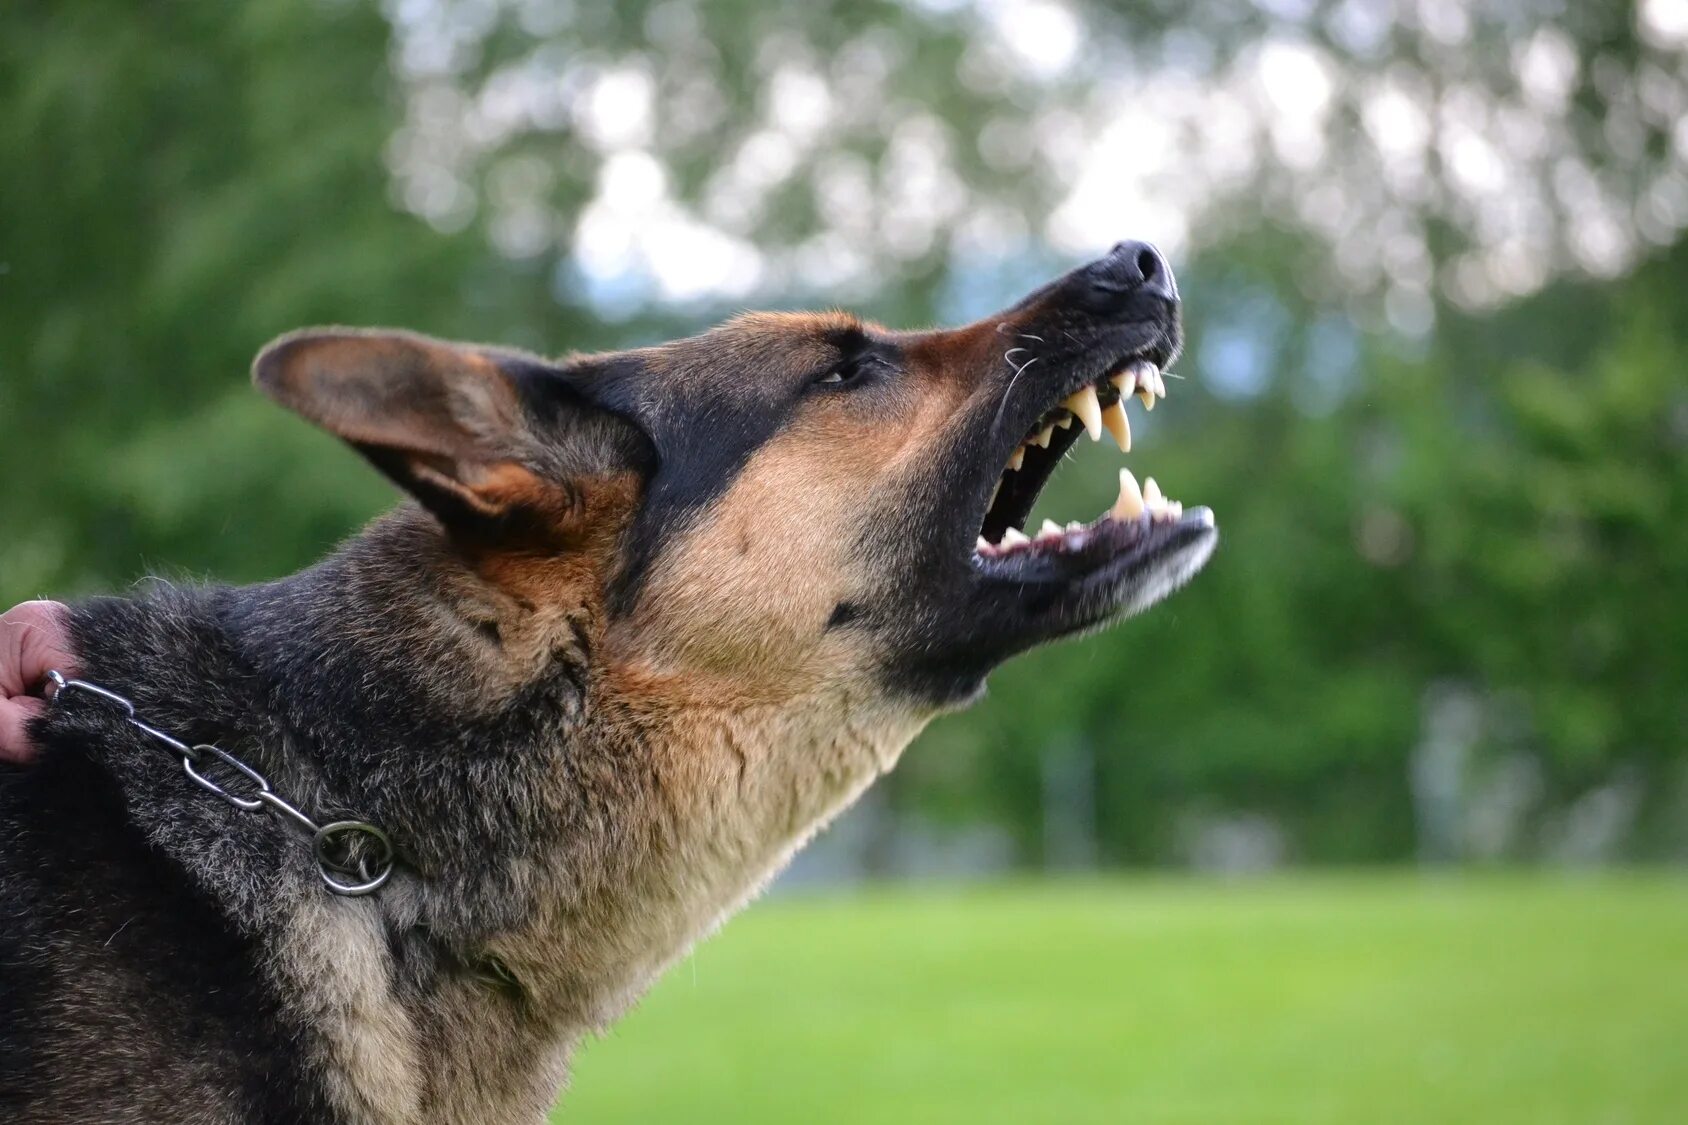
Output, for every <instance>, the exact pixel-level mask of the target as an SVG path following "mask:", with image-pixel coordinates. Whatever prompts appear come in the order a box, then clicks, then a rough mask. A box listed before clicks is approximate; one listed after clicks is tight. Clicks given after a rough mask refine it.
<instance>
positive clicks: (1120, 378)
mask: <svg viewBox="0 0 1688 1125" xmlns="http://www.w3.org/2000/svg"><path fill="white" fill-rule="evenodd" d="M1108 382H1110V383H1112V384H1113V385H1114V386H1115V387H1118V388H1119V397H1120V398H1124V397H1126V396H1127V395H1129V394H1131V393H1132V392H1133V391H1135V390H1136V389H1137V372H1136V371H1134V370H1132V369H1131V368H1130V367H1127V368H1126V369H1125V370H1124V371H1120V372H1116V373H1115V374H1113V375H1110V376H1108Z"/></svg>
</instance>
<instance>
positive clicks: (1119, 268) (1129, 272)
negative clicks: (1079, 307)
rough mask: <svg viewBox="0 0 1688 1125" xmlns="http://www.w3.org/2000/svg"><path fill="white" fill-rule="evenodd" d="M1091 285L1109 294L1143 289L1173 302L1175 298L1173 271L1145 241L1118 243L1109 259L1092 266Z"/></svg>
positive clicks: (1175, 284) (1175, 283) (1176, 287)
mask: <svg viewBox="0 0 1688 1125" xmlns="http://www.w3.org/2000/svg"><path fill="white" fill-rule="evenodd" d="M1091 269H1092V276H1093V278H1094V282H1093V283H1094V284H1095V285H1096V286H1098V287H1099V288H1101V289H1103V290H1107V291H1110V292H1122V291H1123V292H1130V291H1134V290H1139V289H1142V290H1146V291H1148V292H1150V293H1158V294H1160V295H1161V296H1163V297H1167V298H1170V299H1172V300H1177V299H1178V283H1177V282H1175V281H1173V280H1172V269H1171V267H1169V266H1168V265H1167V264H1166V259H1165V258H1163V257H1161V255H1160V251H1159V250H1156V249H1155V248H1154V247H1153V246H1152V245H1150V244H1149V243H1147V242H1121V243H1119V244H1117V245H1116V246H1115V247H1114V248H1113V250H1111V251H1109V253H1108V256H1107V257H1106V258H1104V259H1102V260H1101V261H1100V262H1097V263H1096V264H1095V265H1094V266H1092V267H1091Z"/></svg>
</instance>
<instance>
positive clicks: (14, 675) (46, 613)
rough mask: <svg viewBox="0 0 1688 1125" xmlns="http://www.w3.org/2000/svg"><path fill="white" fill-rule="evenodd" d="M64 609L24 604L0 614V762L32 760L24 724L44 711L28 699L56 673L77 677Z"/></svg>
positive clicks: (32, 749)
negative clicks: (51, 673)
mask: <svg viewBox="0 0 1688 1125" xmlns="http://www.w3.org/2000/svg"><path fill="white" fill-rule="evenodd" d="M65 613H66V610H65V607H64V606H63V605H61V604H60V603H58V602H46V601H41V602H24V603H23V604H22V605H18V606H13V607H12V608H11V609H9V610H7V611H6V612H5V613H0V762H12V763H24V762H28V761H30V760H31V759H33V758H34V756H35V747H34V746H32V745H30V743H29V739H28V737H27V736H26V734H25V728H26V727H27V725H28V723H29V720H30V719H32V718H34V717H35V716H36V715H37V714H39V713H40V711H41V708H43V707H44V706H46V703H45V701H44V700H42V699H40V698H38V697H36V696H33V695H30V694H29V692H30V691H31V689H36V688H39V687H40V685H41V684H42V683H43V682H44V681H45V680H46V678H47V673H48V671H50V670H52V669H54V668H57V669H58V670H59V671H60V672H63V673H64V674H65V675H66V676H74V675H76V666H77V661H76V658H75V657H74V656H72V655H71V653H70V638H69V637H68V636H66V634H65Z"/></svg>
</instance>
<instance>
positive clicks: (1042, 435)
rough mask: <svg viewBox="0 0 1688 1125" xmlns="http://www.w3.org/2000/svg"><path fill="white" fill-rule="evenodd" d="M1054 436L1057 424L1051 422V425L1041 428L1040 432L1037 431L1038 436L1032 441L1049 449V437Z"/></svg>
mask: <svg viewBox="0 0 1688 1125" xmlns="http://www.w3.org/2000/svg"><path fill="white" fill-rule="evenodd" d="M1054 436H1055V425H1054V423H1050V424H1049V425H1047V426H1045V427H1043V429H1041V430H1039V431H1038V433H1037V436H1036V437H1034V438H1033V439H1032V441H1034V442H1036V443H1037V444H1038V445H1039V446H1041V447H1042V448H1044V449H1048V448H1049V439H1050V438H1052V437H1054Z"/></svg>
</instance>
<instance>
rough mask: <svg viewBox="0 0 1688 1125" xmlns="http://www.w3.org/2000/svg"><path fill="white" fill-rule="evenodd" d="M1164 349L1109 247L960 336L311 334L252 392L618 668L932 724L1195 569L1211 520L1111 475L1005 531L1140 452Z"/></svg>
mask: <svg viewBox="0 0 1688 1125" xmlns="http://www.w3.org/2000/svg"><path fill="white" fill-rule="evenodd" d="M1179 344H1180V328H1179V318H1178V294H1177V289H1176V287H1175V285H1174V283H1173V279H1172V275H1171V272H1170V270H1169V269H1168V268H1167V266H1166V264H1165V262H1164V261H1163V260H1162V259H1161V258H1160V256H1159V255H1158V254H1157V253H1156V252H1155V251H1154V250H1153V249H1152V248H1150V247H1148V246H1146V245H1144V244H1142V243H1122V244H1120V245H1119V246H1117V247H1115V249H1114V250H1113V252H1112V253H1110V254H1108V255H1107V256H1106V257H1104V258H1102V259H1100V260H1098V261H1096V262H1093V263H1091V264H1089V265H1087V266H1084V267H1082V268H1080V269H1077V270H1074V271H1073V272H1071V273H1069V274H1067V275H1066V276H1064V277H1062V278H1060V279H1058V280H1056V281H1055V282H1053V283H1051V284H1049V285H1047V286H1045V287H1044V288H1042V289H1040V290H1038V291H1037V292H1035V293H1033V294H1031V295H1030V296H1028V297H1026V298H1025V299H1024V300H1022V301H1021V302H1019V303H1018V304H1016V305H1015V306H1013V307H1012V308H1010V309H1008V310H1006V311H1004V312H1002V313H1000V314H998V315H996V316H992V317H990V318H987V319H985V320H983V321H980V322H979V323H976V324H972V325H968V326H966V327H962V328H956V329H949V330H935V331H913V332H901V331H889V330H886V329H884V328H881V327H879V326H877V325H873V324H868V323H864V322H862V321H860V320H857V319H855V318H854V317H851V316H847V315H844V314H841V313H820V314H790V313H768V314H752V315H746V316H741V317H739V318H737V319H735V320H733V321H731V322H729V323H727V324H726V325H724V326H722V327H720V328H717V329H715V330H713V331H710V332H706V333H704V334H702V335H700V336H695V337H692V338H689V339H684V340H680V341H676V342H674V343H670V344H665V345H662V346H658V347H651V348H643V349H636V350H632V351H628V352H622V353H615V354H610V355H596V356H582V357H575V358H571V359H567V360H564V361H560V362H549V361H545V360H541V359H538V358H536V357H533V356H529V355H525V354H521V353H516V352H511V351H507V350H502V349H497V348H489V347H477V346H468V345H455V344H446V343H442V342H438V341H434V340H430V339H427V338H424V337H420V336H414V335H409V334H405V333H396V332H353V331H345V330H324V331H310V332H303V333H295V334H293V335H291V336H288V337H284V338H283V339H281V340H279V341H277V342H276V343H275V344H273V345H271V346H270V347H269V348H268V349H266V350H265V351H264V353H263V354H262V355H261V356H260V357H259V359H258V362H257V365H256V369H255V378H256V380H257V382H258V384H259V385H260V386H261V387H262V388H263V389H264V390H266V391H267V392H268V393H269V394H271V395H272V396H274V397H275V398H277V399H278V400H280V401H281V402H282V403H284V404H286V405H288V406H289V407H291V408H293V409H294V410H296V411H298V412H299V413H301V414H303V415H304V416H305V417H307V418H309V419H311V420H312V421H314V422H317V423H318V424H320V425H323V426H325V427H326V428H328V429H329V430H331V431H333V432H335V433H337V434H339V435H340V436H341V437H343V438H345V439H346V440H347V441H349V442H350V443H352V444H353V445H354V446H355V447H356V448H358V449H359V450H360V451H362V452H363V453H364V454H365V455H366V456H367V457H368V458H369V459H370V460H371V461H372V462H373V463H374V464H375V465H376V466H377V467H379V468H380V469H381V470H382V471H383V472H385V473H386V474H387V475H388V476H390V477H391V478H393V479H394V480H395V481H396V482H397V483H398V484H400V485H401V486H402V487H404V488H405V489H407V490H408V491H409V492H411V493H412V494H413V495H414V496H415V497H416V498H417V499H418V500H419V501H420V502H421V503H422V504H423V505H424V506H425V507H427V508H428V509H429V510H430V511H431V512H433V513H434V515H435V516H436V517H437V518H438V520H439V522H440V523H441V524H442V525H443V527H444V528H445V529H446V531H447V533H448V536H449V539H450V541H451V542H452V543H453V544H454V545H455V547H456V549H458V550H460V551H461V552H462V554H463V556H464V557H465V558H466V559H468V560H469V562H470V564H471V565H472V566H474V567H475V568H476V569H477V571H479V572H480V573H481V574H483V575H484V576H485V577H486V578H488V580H490V581H493V582H495V583H497V584H499V585H501V586H502V587H504V588H505V589H507V590H508V591H509V592H511V593H512V594H513V595H514V596H515V597H516V598H517V599H518V600H519V601H521V602H522V603H523V604H526V605H530V606H533V607H535V608H543V607H545V606H546V605H547V604H548V603H568V604H569V605H570V606H573V605H579V604H585V605H588V606H590V607H593V608H594V609H596V610H598V611H601V620H602V621H603V623H604V632H605V635H606V637H607V638H608V640H609V642H610V645H609V647H610V648H611V649H612V650H614V651H615V652H617V653H619V654H620V657H621V658H622V659H625V660H629V661H635V662H637V663H638V664H640V665H641V666H642V667H645V668H648V669H651V670H654V671H665V670H666V671H680V672H685V673H686V674H688V675H696V676H701V677H703V678H704V679H705V680H709V681H726V682H729V683H730V684H731V685H732V688H733V690H734V691H736V692H741V693H747V694H750V695H768V696H772V695H777V694H779V693H780V692H782V691H783V690H785V686H786V685H794V684H795V685H804V686H807V685H813V684H815V683H817V682H823V681H826V680H829V679H833V680H846V681H849V682H850V683H853V684H859V683H863V682H872V683H874V684H876V685H878V690H880V691H881V692H883V693H885V694H887V695H890V696H896V697H899V698H904V699H907V700H908V701H909V703H910V704H911V705H914V706H917V707H929V708H937V707H943V706H949V705H954V704H956V703H958V702H962V701H965V700H966V699H968V698H971V697H972V696H973V695H974V694H976V693H977V691H978V690H979V688H980V687H981V685H982V684H983V681H984V677H985V676H986V674H987V673H988V672H989V671H990V670H991V669H992V668H994V667H995V666H996V665H997V664H999V663H1000V662H1002V661H1003V660H1005V659H1007V658H1008V657H1010V656H1012V655H1014V654H1015V653H1017V652H1020V651H1023V650H1025V649H1027V648H1029V647H1031V646H1033V645H1037V644H1040V643H1043V642H1046V641H1049V640H1053V639H1056V638H1060V637H1064V636H1068V635H1071V634H1075V633H1079V632H1082V631H1084V630H1087V629H1091V628H1095V627H1098V626H1101V625H1104V624H1107V623H1108V622H1110V621H1113V620H1116V619H1119V618H1121V617H1124V616H1126V615H1129V614H1132V613H1135V612H1138V611H1140V610H1142V609H1144V608H1147V607H1148V606H1150V605H1152V604H1153V603H1155V602H1156V601H1158V600H1160V599H1161V598H1163V597H1165V596H1166V595H1167V594H1168V593H1169V592H1171V591H1172V590H1174V589H1175V588H1177V587H1178V586H1179V585H1181V584H1182V583H1183V582H1185V581H1186V580H1188V579H1189V578H1190V577H1191V576H1192V575H1193V574H1195V573H1196V572H1197V571H1198V570H1199V569H1200V568H1201V566H1202V565H1203V563H1204V562H1205V561H1206V560H1207V558H1208V556H1209V554H1210V553H1211V552H1212V550H1213V547H1214V545H1215V542H1216V532H1215V530H1214V523H1213V517H1212V515H1211V513H1209V512H1208V511H1207V510H1206V509H1200V508H1198V509H1193V510H1192V511H1190V512H1188V513H1185V512H1183V511H1182V509H1181V508H1179V507H1178V506H1177V505H1175V504H1172V503H1170V502H1168V501H1166V500H1165V498H1164V497H1161V496H1160V495H1159V494H1158V491H1157V490H1155V489H1153V488H1150V489H1148V490H1147V494H1146V495H1145V494H1144V493H1143V492H1140V491H1139V489H1138V486H1137V484H1136V482H1135V480H1134V479H1128V478H1127V477H1125V476H1122V493H1121V498H1120V500H1119V502H1118V503H1117V504H1116V505H1115V506H1114V508H1113V509H1112V510H1111V512H1109V513H1104V514H1103V515H1102V516H1100V517H1099V518H1098V519H1097V520H1095V521H1094V522H1092V523H1090V524H1085V525H1077V524H1070V525H1068V526H1067V527H1066V528H1054V529H1046V530H1045V531H1044V532H1042V533H1040V534H1038V535H1036V536H1035V538H1032V537H1027V536H1026V535H1024V534H1023V532H1022V531H1021V527H1022V525H1023V524H1024V522H1025V520H1026V518H1027V516H1028V515H1029V513H1030V511H1031V508H1032V505H1033V503H1034V501H1035V500H1036V498H1037V496H1038V493H1039V492H1040V491H1041V490H1042V488H1043V486H1044V484H1045V483H1046V482H1047V481H1048V479H1049V477H1050V475H1051V474H1052V472H1053V471H1054V469H1055V467H1056V466H1057V464H1058V463H1059V462H1060V460H1061V459H1062V456H1063V454H1064V453H1065V452H1066V450H1067V449H1068V447H1069V446H1070V445H1071V444H1072V443H1073V442H1074V441H1075V440H1077V438H1078V436H1079V435H1080V434H1081V433H1084V432H1086V431H1088V432H1089V433H1090V435H1091V436H1092V437H1093V438H1094V437H1096V436H1098V435H1099V434H1100V433H1101V432H1103V431H1104V430H1107V431H1111V432H1112V433H1113V434H1114V435H1115V437H1116V439H1117V440H1118V441H1119V442H1120V444H1121V445H1122V446H1124V447H1129V423H1128V421H1127V418H1126V414H1125V409H1126V404H1127V403H1130V401H1131V400H1132V398H1134V397H1135V398H1138V399H1140V400H1141V401H1142V403H1143V405H1144V406H1145V407H1148V406H1152V405H1153V402H1154V401H1155V399H1156V397H1158V396H1160V395H1164V393H1165V387H1164V383H1163V382H1162V380H1161V378H1160V375H1159V370H1160V368H1161V367H1164V366H1165V365H1166V364H1167V363H1169V362H1170V361H1171V359H1172V358H1173V356H1174V355H1175V354H1176V352H1177V350H1178V347H1179ZM1134 409H1135V407H1134Z"/></svg>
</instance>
